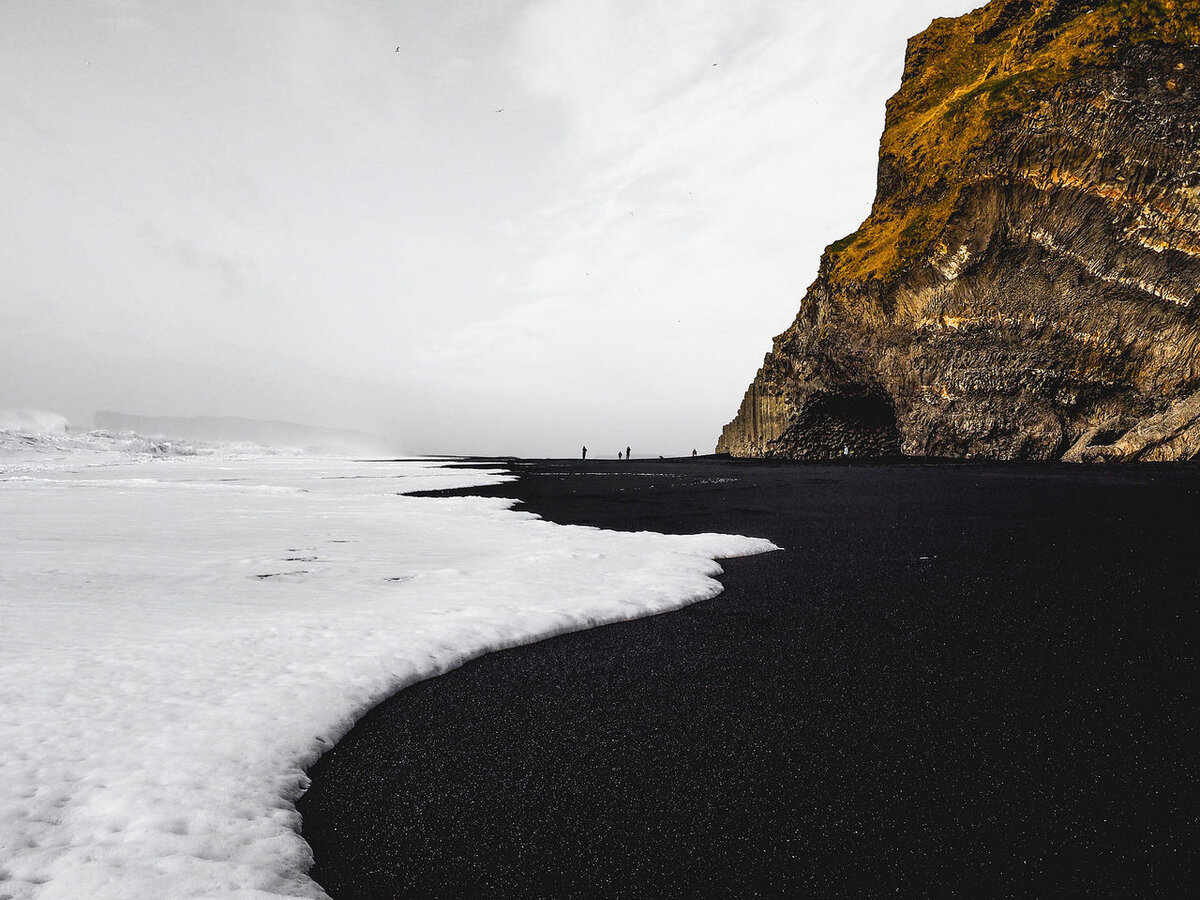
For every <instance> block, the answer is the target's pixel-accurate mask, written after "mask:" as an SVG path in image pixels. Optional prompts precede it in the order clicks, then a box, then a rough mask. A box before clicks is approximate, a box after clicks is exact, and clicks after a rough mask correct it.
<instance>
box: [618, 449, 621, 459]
mask: <svg viewBox="0 0 1200 900" xmlns="http://www.w3.org/2000/svg"><path fill="white" fill-rule="evenodd" d="M621 458H622V457H621V451H620V450H618V451H617V459H621Z"/></svg>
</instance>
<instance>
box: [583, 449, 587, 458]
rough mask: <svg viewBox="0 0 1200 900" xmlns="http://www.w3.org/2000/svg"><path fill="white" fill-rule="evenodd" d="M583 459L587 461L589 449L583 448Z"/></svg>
mask: <svg viewBox="0 0 1200 900" xmlns="http://www.w3.org/2000/svg"><path fill="white" fill-rule="evenodd" d="M583 458H584V459H587V447H584V448H583Z"/></svg>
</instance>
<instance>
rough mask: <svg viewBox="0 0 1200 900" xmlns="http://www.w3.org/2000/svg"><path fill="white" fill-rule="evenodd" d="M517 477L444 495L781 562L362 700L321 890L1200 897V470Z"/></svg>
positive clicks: (847, 469)
mask: <svg viewBox="0 0 1200 900" xmlns="http://www.w3.org/2000/svg"><path fill="white" fill-rule="evenodd" d="M481 462H482V461H481ZM488 462H489V463H490V464H493V465H494V464H495V462H496V461H495V460H490V461H488ZM464 464H467V465H470V464H472V461H470V460H465V461H464ZM506 464H507V465H509V466H510V468H511V469H512V471H513V472H515V473H516V474H518V475H520V476H522V477H521V478H519V479H518V480H517V481H515V482H511V483H508V484H504V485H498V486H496V487H494V488H489V489H486V490H484V491H480V490H468V491H459V492H447V493H449V494H450V495H453V494H456V493H457V494H461V493H475V494H480V493H483V494H486V495H489V496H504V497H515V498H517V499H520V500H521V501H522V504H521V505H520V506H519V507H518V508H519V509H523V510H526V511H529V512H534V513H536V514H538V515H541V516H542V517H544V518H547V519H550V520H551V521H555V522H559V523H561V524H576V525H590V526H597V527H605V528H616V529H618V530H632V531H640V530H650V531H663V532H666V533H697V532H705V531H717V532H723V533H734V534H742V535H746V536H752V537H764V538H767V539H769V540H772V541H774V542H775V543H776V544H778V545H779V546H781V547H783V548H784V551H783V552H777V553H771V554H767V555H765V556H758V557H754V558H747V559H733V560H725V561H723V562H722V566H723V567H724V569H725V574H724V575H723V576H721V577H720V580H721V581H722V583H723V584H724V586H725V592H724V593H722V594H721V595H719V596H718V597H716V598H715V599H713V600H708V601H702V602H700V603H698V604H695V605H693V606H689V607H686V608H684V609H683V610H680V611H677V612H673V613H671V614H670V615H665V614H664V615H659V616H654V617H650V618H646V619H639V620H634V621H631V622H622V623H618V624H615V625H608V626H603V627H600V628H596V629H591V630H588V631H584V632H577V633H574V634H570V635H563V636H560V637H556V638H552V639H549V640H547V641H543V642H539V643H537V644H533V645H528V646H526V647H520V648H515V649H513V650H507V651H501V652H499V653H494V654H489V655H488V656H485V657H482V658H480V659H477V660H475V661H473V662H471V663H468V664H467V665H465V666H463V667H462V668H461V669H459V670H456V671H454V672H451V673H448V674H446V675H443V676H440V677H438V678H436V679H433V680H431V681H427V682H422V683H420V684H417V685H414V686H412V687H410V688H408V689H406V690H405V691H402V692H400V693H399V694H397V695H395V696H393V697H392V698H391V699H389V700H388V701H386V702H385V703H383V704H381V705H380V706H378V707H376V708H375V709H374V710H373V711H372V712H371V713H369V714H368V715H367V716H366V717H365V718H364V719H363V720H362V721H361V722H360V723H359V724H358V725H357V726H355V728H354V729H353V730H352V731H351V732H350V734H348V735H347V736H346V737H345V738H344V739H343V740H342V741H341V742H340V743H339V744H338V745H337V746H336V747H335V748H334V749H333V750H331V751H330V752H328V753H327V754H326V755H325V756H324V757H322V759H321V761H320V762H318V763H317V765H316V766H314V767H313V769H312V770H311V771H310V775H311V777H312V779H313V784H312V787H311V788H310V790H309V792H308V793H307V794H306V795H305V796H304V798H302V800H301V801H300V803H299V808H300V810H301V812H302V813H303V815H304V831H303V834H304V837H305V838H306V839H307V840H308V841H309V842H310V844H311V845H312V846H313V847H314V851H315V854H316V861H317V862H316V866H315V867H314V869H313V871H312V872H311V875H312V876H313V877H314V878H315V879H316V880H317V881H318V882H320V883H321V884H322V885H323V886H325V888H326V889H327V890H328V891H329V892H330V893H331V894H332V895H333V896H334V897H338V896H362V895H370V894H378V895H395V896H462V895H471V894H479V893H490V894H502V895H506V896H580V895H587V894H595V893H609V894H617V895H630V896H634V895H653V894H658V895H664V896H687V895H697V894H700V893H704V892H708V893H711V894H716V895H720V894H726V895H732V894H738V895H746V894H753V893H755V892H756V891H757V892H760V893H762V894H765V895H772V896H782V895H784V894H787V893H789V892H791V891H795V890H809V891H820V892H824V893H829V892H832V893H839V892H840V893H882V892H884V891H888V892H894V891H897V890H898V891H900V892H902V893H913V892H925V893H938V892H953V891H958V892H965V891H974V892H985V893H986V892H993V893H995V892H998V893H1031V892H1032V893H1041V894H1047V893H1054V892H1072V893H1096V894H1099V895H1109V894H1130V893H1133V894H1146V893H1155V892H1163V893H1170V892H1171V891H1172V890H1177V889H1183V888H1184V887H1185V886H1186V884H1187V883H1188V881H1187V879H1186V878H1185V876H1186V873H1187V871H1188V862H1187V856H1188V854H1189V850H1190V843H1189V841H1190V838H1191V837H1193V836H1194V834H1193V829H1192V826H1191V825H1190V824H1189V822H1188V819H1189V816H1190V812H1189V811H1188V810H1187V809H1185V808H1184V804H1183V802H1182V801H1180V800H1178V799H1177V797H1178V796H1179V794H1180V791H1179V788H1180V786H1181V785H1187V784H1189V783H1190V775H1191V766H1190V764H1189V762H1188V760H1189V750H1188V747H1189V745H1190V741H1189V739H1188V735H1189V733H1191V734H1192V735H1194V732H1195V718H1196V717H1195V714H1194V712H1192V708H1193V707H1194V703H1192V702H1191V694H1192V691H1193V685H1194V680H1193V677H1194V674H1195V673H1194V670H1193V668H1192V667H1191V664H1190V663H1189V662H1188V660H1189V659H1194V647H1193V645H1192V644H1193V642H1192V641H1191V639H1190V638H1189V635H1190V634H1192V633H1194V624H1195V611H1194V604H1193V601H1192V600H1191V598H1192V597H1193V596H1194V595H1195V593H1196V587H1197V577H1196V575H1195V573H1194V571H1193V567H1192V565H1191V563H1190V560H1191V559H1192V558H1193V554H1194V547H1195V546H1196V543H1197V538H1200V516H1198V515H1197V513H1200V469H1197V468H1195V467H1193V466H1187V465H1178V464H1170V465H1163V464H1154V465H1146V466H1135V467H1103V468H1090V467H1089V468H1079V467H1075V466H1063V465H1060V464H1050V463H1047V464H1019V465H1009V464H996V463H979V462H976V461H965V462H961V463H959V462H951V463H950V464H948V465H947V464H944V463H942V462H941V461H938V462H936V463H933V464H930V463H928V462H925V461H920V462H917V463H916V464H910V462H909V461H907V460H905V461H898V462H891V463H874V462H871V463H864V461H860V460H855V461H851V462H839V463H802V464H796V463H788V462H783V461H745V460H728V459H720V458H713V457H697V458H689V457H685V458H682V459H679V460H643V459H637V458H635V459H634V460H632V461H620V462H618V461H616V460H588V461H587V463H586V465H584V464H583V461H581V460H556V461H550V460H537V461H533V460H510V461H506ZM630 467H632V469H637V470H639V472H638V473H635V472H633V471H632V470H631V468H630ZM622 469H625V470H626V471H622ZM639 473H640V474H639ZM564 476H570V478H569V479H565V478H564Z"/></svg>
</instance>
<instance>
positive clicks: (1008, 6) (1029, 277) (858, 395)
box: [717, 0, 1200, 461]
mask: <svg viewBox="0 0 1200 900" xmlns="http://www.w3.org/2000/svg"><path fill="white" fill-rule="evenodd" d="M1163 38H1168V39H1169V40H1168V39H1163ZM1198 43H1200V10H1198V9H1197V8H1196V5H1195V4H1192V3H1189V4H1182V3H1181V4H1171V3H1170V2H1169V0H1161V2H1157V3H1155V2H1145V3H1138V2H1129V0H1122V2H1115V3H1107V4H1105V3H1096V4H1082V3H1070V2H1058V3H1056V2H1053V0H1041V2H1038V0H1008V2H999V0H994V2H992V3H990V4H988V5H987V6H986V7H984V8H983V9H980V10H977V11H976V12H974V13H971V14H970V15H968V16H964V17H962V18H961V19H956V20H938V21H936V22H935V23H934V24H933V25H932V26H931V27H930V29H929V30H928V31H926V32H925V33H924V34H923V35H921V36H919V37H918V38H914V39H913V41H912V42H910V45H909V52H908V59H907V61H906V65H905V77H904V84H903V85H902V87H901V89H900V91H899V93H897V95H896V97H894V98H893V99H892V101H890V102H889V104H888V120H887V125H886V128H885V133H884V137H883V140H882V146H881V154H880V167H879V187H878V193H877V195H876V200H875V204H874V206H873V208H872V212H871V216H870V217H869V218H868V220H867V221H866V222H865V223H864V224H863V226H862V227H861V228H860V229H859V231H858V232H856V233H855V234H854V235H851V236H850V237H848V238H846V239H844V240H843V241H839V242H837V243H835V244H833V245H831V246H830V248H829V249H828V250H827V251H826V253H825V256H824V257H823V259H822V264H821V270H820V274H819V276H818V278H817V280H816V282H814V284H813V285H812V287H811V288H810V289H809V292H808V294H807V295H806V297H805V298H804V300H803V302H802V305H801V309H800V313H799V315H798V316H797V318H796V320H795V322H794V323H793V324H792V326H791V327H790V328H789V329H788V330H787V331H786V332H784V333H783V334H782V335H780V336H779V337H778V338H776V339H775V345H774V348H773V350H772V352H771V353H770V354H768V355H767V357H766V359H765V361H764V363H763V367H762V369H761V370H760V371H759V373H758V375H757V377H756V378H755V380H754V382H753V384H751V386H750V388H749V390H748V391H747V392H746V396H745V399H744V400H743V402H742V406H741V409H740V410H739V411H738V414H737V417H736V418H735V419H734V420H733V421H732V422H730V423H729V424H728V425H727V426H726V427H725V429H724V430H723V432H722V434H721V438H720V441H719V442H718V445H717V450H718V451H719V452H729V453H732V454H734V455H737V456H783V457H796V458H829V457H834V456H838V455H840V454H842V453H844V452H846V451H847V450H848V451H849V452H850V453H852V454H854V455H887V454H892V453H897V452H900V453H904V454H909V455H918V456H925V455H928V456H954V457H964V456H982V457H990V458H995V459H1057V458H1063V459H1067V460H1076V461H1079V460H1129V459H1181V458H1191V457H1192V456H1193V455H1195V454H1196V452H1197V450H1200V298H1198V294H1200V49H1197V47H1196V44H1198Z"/></svg>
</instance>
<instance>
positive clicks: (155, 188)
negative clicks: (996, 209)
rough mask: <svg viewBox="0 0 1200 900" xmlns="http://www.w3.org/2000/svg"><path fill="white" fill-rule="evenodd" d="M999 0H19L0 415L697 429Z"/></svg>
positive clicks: (543, 451) (556, 437)
mask: <svg viewBox="0 0 1200 900" xmlns="http://www.w3.org/2000/svg"><path fill="white" fill-rule="evenodd" d="M979 2H980V0H965V2H964V0H903V2H901V0H389V2H384V0H205V2H196V0H188V2H183V0H71V2H46V0H0V164H2V166H3V171H4V173H5V175H4V178H3V179H0V209H3V214H2V215H0V354H2V356H3V367H2V369H0V407H29V408H38V409H48V410H52V411H56V412H60V413H63V414H64V415H66V416H67V417H68V418H69V419H70V420H71V421H72V423H73V424H74V425H76V426H79V427H87V426H90V424H91V417H92V414H93V413H94V411H95V410H96V409H115V410H119V411H123V412H128V413H135V414H142V415H234V416H246V417H251V418H264V419H283V420H288V421H294V422H301V423H306V424H314V425H327V426H333V427H346V428H356V429H360V430H366V431H371V432H375V433H379V434H384V435H387V436H391V437H394V438H396V439H398V440H399V441H400V443H401V445H402V446H403V447H404V448H405V449H407V450H408V451H410V452H455V453H481V454H519V455H527V456H534V455H575V454H577V453H578V451H579V447H580V446H581V445H582V444H587V445H588V447H589V448H590V450H591V452H592V454H593V455H598V456H603V455H615V453H616V451H617V450H618V449H619V448H624V447H625V446H626V445H627V444H628V445H631V446H632V447H633V448H634V451H635V454H637V453H643V454H659V453H662V454H668V455H669V454H676V453H689V452H690V451H691V449H692V448H693V447H695V448H697V449H699V450H700V452H702V453H703V452H711V450H712V448H713V445H714V444H715V442H716V438H717V435H718V434H719V432H720V429H721V426H722V425H724V423H725V422H726V421H728V420H729V419H730V418H732V417H733V415H734V413H735V412H736V410H737V406H738V404H739V402H740V401H741V398H742V394H743V392H744V391H745V388H746V386H747V385H748V384H749V382H750V380H751V379H752V378H753V376H754V373H755V371H756V370H757V368H758V366H759V365H760V364H761V362H762V357H763V354H764V353H765V352H766V351H767V350H768V349H769V348H770V341H771V337H772V336H773V335H775V334H777V333H779V332H780V331H782V330H784V329H785V328H786V327H787V326H788V325H789V324H790V323H791V320H792V318H793V317H794V316H795V314H796V311H797V309H798V307H799V302H800V298H801V297H802V296H803V294H804V290H805V288H806V287H807V285H808V284H809V282H810V281H811V280H812V279H813V277H815V274H816V268H817V262H818V260H819V257H820V253H821V250H822V249H823V248H824V247H825V245H827V244H828V243H830V242H832V241H834V240H836V239H837V238H840V237H842V236H843V235H845V234H847V233H849V232H851V231H853V230H854V229H855V228H856V227H857V226H858V224H859V223H860V222H861V220H862V219H863V218H865V216H866V214H867V211H868V209H869V207H870V202H871V197H872V196H873V194H874V187H875V164H876V152H877V148H878V141H879V134H880V131H881V129H882V125H883V111H884V102H885V100H886V99H887V97H888V96H890V95H891V94H892V93H894V92H895V90H896V88H897V87H898V85H899V79H900V72H901V68H902V63H903V54H904V46H905V41H906V39H907V38H908V37H909V36H911V35H912V34H915V33H917V32H919V31H921V30H922V29H923V28H925V27H926V26H927V25H928V24H929V22H930V20H931V19H932V18H933V17H935V16H955V15H960V14H962V13H964V12H966V11H968V10H970V9H971V8H973V7H974V6H977V5H979Z"/></svg>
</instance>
